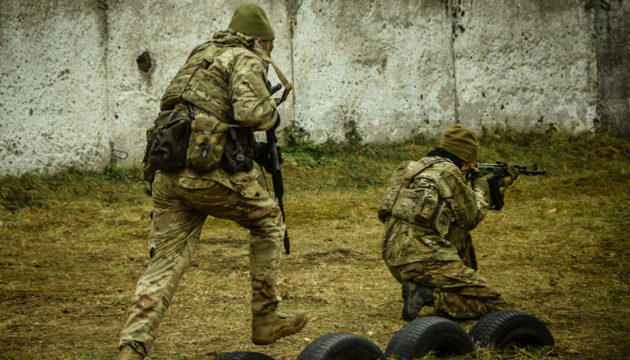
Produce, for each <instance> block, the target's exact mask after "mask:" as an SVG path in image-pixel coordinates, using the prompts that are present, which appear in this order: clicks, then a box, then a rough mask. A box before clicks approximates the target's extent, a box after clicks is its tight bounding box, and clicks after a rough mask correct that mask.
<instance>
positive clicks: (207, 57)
mask: <svg viewBox="0 0 630 360" xmlns="http://www.w3.org/2000/svg"><path fill="white" fill-rule="evenodd" d="M233 48H234V47H233V46H225V45H221V46H219V45H217V44H214V43H212V42H211V41H208V42H206V43H203V44H201V45H199V46H198V47H196V48H195V49H194V50H193V51H192V53H191V54H190V56H189V57H188V60H187V61H186V64H184V66H182V67H181V68H180V69H179V72H178V73H177V75H175V77H174V78H173V80H172V81H171V83H170V84H169V86H168V88H167V89H166V92H165V93H164V96H163V97H162V101H161V104H160V107H161V109H162V111H164V110H171V109H173V107H175V105H176V104H178V103H181V102H183V101H188V102H189V103H192V104H194V105H195V106H196V107H198V108H200V109H202V110H203V111H204V112H207V113H208V114H209V115H211V116H214V117H216V118H217V119H218V120H219V121H221V122H224V123H233V119H232V117H233V114H234V111H233V109H232V102H231V101H230V99H229V89H230V87H229V79H228V78H227V76H228V75H227V74H225V73H223V72H222V71H221V70H220V69H219V67H218V66H217V64H215V62H214V59H215V58H216V57H218V56H220V55H221V54H223V53H224V52H225V51H227V50H229V49H233Z"/></svg>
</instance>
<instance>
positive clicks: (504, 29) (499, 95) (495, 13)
mask: <svg viewBox="0 0 630 360" xmlns="http://www.w3.org/2000/svg"><path fill="white" fill-rule="evenodd" d="M451 3H452V6H451V16H452V21H453V28H452V32H453V37H454V50H455V52H454V53H455V64H456V78H457V84H456V86H457V91H458V103H459V107H458V113H459V119H460V121H461V123H462V124H465V125H468V126H471V127H473V128H475V129H478V130H480V129H482V128H495V127H497V126H498V127H507V128H517V129H519V128H520V129H537V130H540V131H549V130H552V131H553V130H560V131H568V132H573V131H584V130H589V129H593V126H594V124H593V120H594V119H595V118H596V117H597V115H596V107H597V101H596V98H597V68H596V63H597V59H596V55H595V44H594V42H593V37H592V35H593V33H592V27H591V24H592V19H591V17H589V16H588V15H587V14H585V9H584V4H583V1H579V0H557V1H544V0H535V1H516V0H510V1H505V0H476V1H472V0H463V1H452V2H451ZM460 4H461V5H460Z"/></svg>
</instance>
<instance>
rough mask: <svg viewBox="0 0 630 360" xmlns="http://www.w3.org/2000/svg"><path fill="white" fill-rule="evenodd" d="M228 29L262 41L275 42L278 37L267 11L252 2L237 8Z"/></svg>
mask: <svg viewBox="0 0 630 360" xmlns="http://www.w3.org/2000/svg"><path fill="white" fill-rule="evenodd" d="M228 28H230V29H232V30H235V31H238V32H240V33H242V34H245V35H247V36H251V37H254V38H256V39H260V40H273V39H275V37H276V36H275V34H274V32H273V29H272V28H271V25H270V24H269V20H268V19H267V14H265V10H263V9H262V8H261V7H260V6H258V5H256V4H254V3H250V2H248V3H244V4H242V5H241V6H239V7H238V8H236V10H235V11H234V15H233V16H232V21H230V25H229V26H228Z"/></svg>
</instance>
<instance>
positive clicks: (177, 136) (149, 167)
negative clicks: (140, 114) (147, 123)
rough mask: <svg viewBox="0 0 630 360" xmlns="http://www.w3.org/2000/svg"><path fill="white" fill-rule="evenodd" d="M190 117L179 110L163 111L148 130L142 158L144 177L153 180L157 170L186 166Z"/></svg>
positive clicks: (177, 168) (168, 170)
mask: <svg viewBox="0 0 630 360" xmlns="http://www.w3.org/2000/svg"><path fill="white" fill-rule="evenodd" d="M189 137H190V118H189V116H188V114H186V113H184V112H181V111H178V110H168V111H162V112H161V113H160V114H159V115H158V117H157V118H156V119H155V120H154V121H153V126H152V127H150V128H149V129H148V130H147V147H146V149H145V152H144V159H142V164H143V170H144V179H145V180H146V181H149V182H152V181H153V177H154V176H155V172H156V171H157V170H161V171H165V172H177V171H180V170H182V169H184V168H185V167H186V148H187V147H188V140H189Z"/></svg>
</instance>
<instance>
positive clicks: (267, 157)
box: [253, 141, 284, 174]
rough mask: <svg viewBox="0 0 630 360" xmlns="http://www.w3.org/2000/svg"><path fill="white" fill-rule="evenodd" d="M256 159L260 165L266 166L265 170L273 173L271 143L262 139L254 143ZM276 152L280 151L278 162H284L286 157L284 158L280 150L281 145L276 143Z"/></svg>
mask: <svg viewBox="0 0 630 360" xmlns="http://www.w3.org/2000/svg"><path fill="white" fill-rule="evenodd" d="M253 147H254V153H255V154H256V155H255V156H254V161H256V162H257V163H258V164H260V166H262V167H263V168H265V171H267V172H268V173H270V174H271V173H273V160H272V159H271V149H270V148H269V144H267V143H266V142H262V141H257V142H255V143H254V146H253ZM276 152H277V153H278V164H282V162H283V161H284V159H282V152H281V151H280V146H277V145H276Z"/></svg>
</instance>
